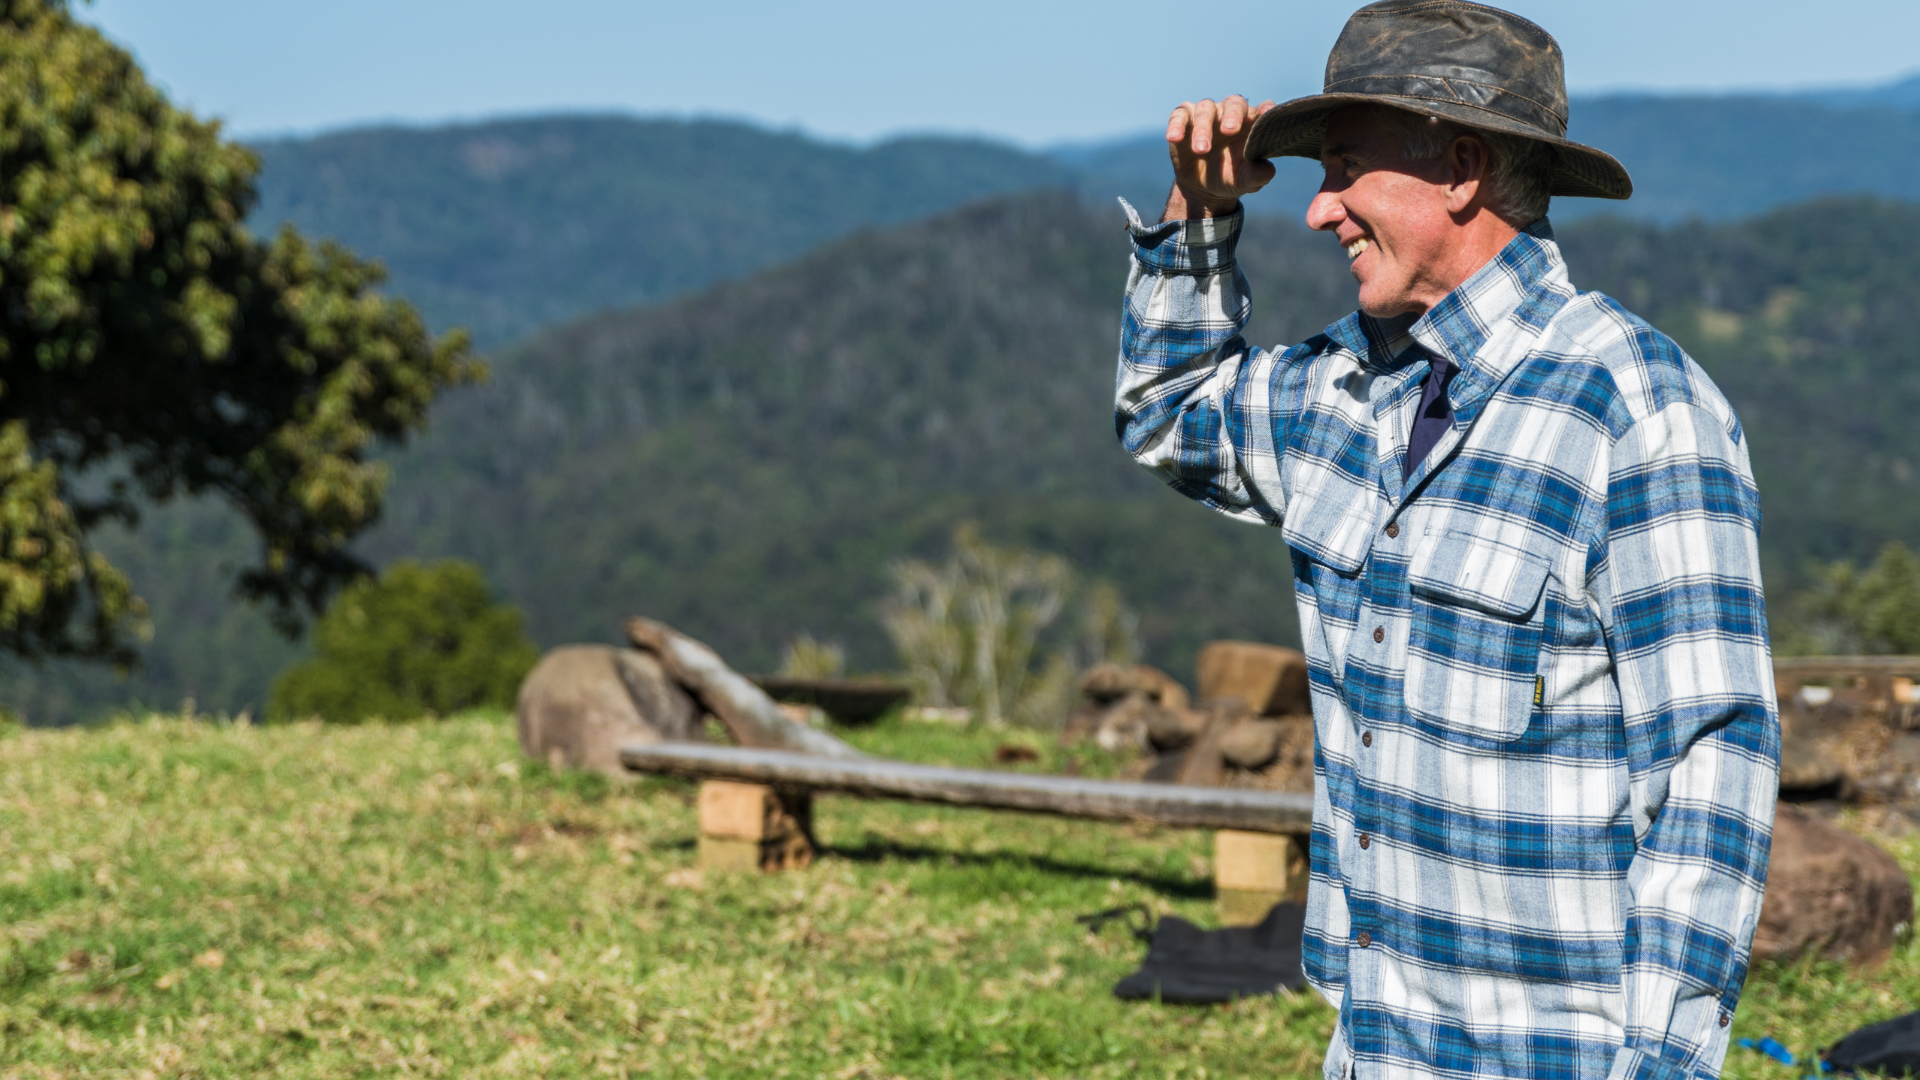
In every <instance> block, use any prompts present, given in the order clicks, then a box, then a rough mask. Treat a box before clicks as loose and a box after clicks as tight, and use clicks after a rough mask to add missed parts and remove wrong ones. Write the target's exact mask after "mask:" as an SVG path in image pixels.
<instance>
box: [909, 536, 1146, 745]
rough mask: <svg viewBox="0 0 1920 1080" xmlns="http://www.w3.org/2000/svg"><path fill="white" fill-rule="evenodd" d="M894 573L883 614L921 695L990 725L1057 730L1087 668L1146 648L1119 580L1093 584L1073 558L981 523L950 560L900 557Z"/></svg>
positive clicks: (959, 540) (957, 539)
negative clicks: (1063, 620) (1002, 536)
mask: <svg viewBox="0 0 1920 1080" xmlns="http://www.w3.org/2000/svg"><path fill="white" fill-rule="evenodd" d="M893 578H894V583H895V590H896V591H895V592H894V595H893V596H892V598H890V599H889V600H888V601H887V602H886V604H885V605H884V606H883V607H882V609H881V618H882V621H883V622H884V623H885V625H886V629H887V635H888V636H889V637H891V638H892V639H893V645H894V649H895V650H896V651H897V652H898V653H899V654H900V660H901V663H902V664H903V665H904V666H905V667H906V673H907V680H908V681H909V682H910V683H912V684H913V687H914V692H915V694H916V696H917V697H918V698H919V700H920V701H921V703H922V704H926V705H937V706H953V705H963V706H966V707H968V708H971V709H972V710H973V713H974V717H975V718H976V719H977V720H979V721H981V722H984V723H987V724H998V723H1001V722H1003V721H1008V720H1011V721H1015V722H1018V723H1023V724H1028V725H1031V726H1035V727H1052V726H1055V725H1056V724H1058V723H1060V722H1061V721H1063V720H1064V719H1065V718H1066V715H1067V710H1068V709H1069V708H1070V707H1071V705H1072V701H1073V679H1074V676H1075V674H1076V673H1077V672H1078V671H1079V670H1080V669H1081V668H1082V667H1085V666H1087V665H1089V664H1095V663H1100V662H1103V661H1114V662H1120V663H1130V662H1132V661H1133V660H1134V659H1135V657H1136V656H1137V654H1138V652H1139V640H1138V637H1139V621H1138V620H1137V619H1136V618H1135V617H1134V616H1133V614H1132V613H1131V612H1129V611H1128V610H1127V609H1126V606H1125V605H1124V604H1123V603H1122V602H1121V600H1120V594H1119V592H1118V591H1117V590H1115V589H1114V588H1113V587H1112V586H1111V585H1106V584H1094V585H1092V586H1090V587H1083V586H1081V585H1080V583H1079V581H1078V575H1076V574H1075V573H1074V570H1073V567H1072V565H1071V564H1069V563H1068V562H1067V561H1066V560H1065V559H1062V558H1060V557H1059V556H1056V555H1045V554H1041V553H1039V552H1033V551H1023V550H1019V549H1015V548H1000V547H994V546H993V545H991V544H988V543H987V542H985V541H984V540H982V539H981V538H980V533H979V530H978V529H977V528H976V527H974V526H973V525H971V524H966V525H962V526H961V527H960V528H959V529H957V530H956V531H955V532H954V539H953V555H952V556H951V557H950V558H948V560H947V561H946V562H945V563H944V564H942V565H939V566H934V565H932V564H929V563H924V562H918V561H911V560H910V561H906V562H901V563H897V564H895V565H894V567H893ZM1069 612H1072V613H1074V614H1075V616H1076V617H1075V618H1074V619H1072V620H1070V621H1069V622H1068V623H1067V624H1066V625H1065V626H1062V625H1060V617H1061V616H1062V615H1064V614H1068V613H1069ZM1050 646H1051V648H1050Z"/></svg>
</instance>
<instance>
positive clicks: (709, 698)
mask: <svg viewBox="0 0 1920 1080" xmlns="http://www.w3.org/2000/svg"><path fill="white" fill-rule="evenodd" d="M627 637H628V638H629V639H631V640H632V641H633V643H634V644H635V645H637V646H639V647H640V648H642V649H645V650H647V651H648V652H650V653H652V654H653V655H654V656H657V657H659V658H660V663H661V665H662V666H664V667H665V668H666V669H667V674H669V675H672V676H673V679H674V681H675V682H677V683H679V684H680V685H681V686H684V687H686V688H687V691H688V692H689V693H691V694H692V695H693V696H694V697H696V698H698V699H699V700H700V703H701V704H702V705H705V706H706V707H707V711H708V712H710V713H712V714H713V715H715V716H717V717H719V718H720V722H721V723H722V724H724V725H726V728H727V733H728V734H730V735H732V736H733V740H734V741H735V742H737V743H739V744H740V745H741V746H750V747H759V748H762V749H768V750H794V751H798V752H800V753H803V754H818V755H820V756H822V757H832V758H864V757H866V755H865V754H862V753H861V752H860V751H858V750H855V749H854V748H853V747H851V746H848V745H847V744H846V743H844V742H841V741H840V740H839V739H836V738H834V737H833V736H831V735H829V734H827V733H826V732H824V731H816V730H814V729H813V728H810V727H807V726H806V725H805V724H796V723H794V722H793V721H791V720H789V719H787V718H786V717H785V716H784V715H782V714H781V712H780V706H779V704H778V703H777V702H775V701H774V700H773V699H772V698H771V697H768V696H767V693H766V691H764V690H762V689H760V688H759V687H757V686H755V685H753V683H752V682H751V681H750V680H748V678H747V677H746V676H745V675H742V674H740V673H739V672H737V671H735V670H733V669H732V668H730V667H728V666H727V662H726V661H724V660H722V659H720V654H718V653H716V652H714V651H713V650H712V649H709V648H707V647H706V646H705V645H702V644H701V643H700V642H698V641H695V640H693V639H692V638H690V637H688V636H686V635H685V634H682V633H680V632H679V631H677V630H675V629H673V628H672V627H670V626H668V625H666V624H665V623H659V622H655V621H653V620H652V619H640V618H634V619H628V620H627Z"/></svg>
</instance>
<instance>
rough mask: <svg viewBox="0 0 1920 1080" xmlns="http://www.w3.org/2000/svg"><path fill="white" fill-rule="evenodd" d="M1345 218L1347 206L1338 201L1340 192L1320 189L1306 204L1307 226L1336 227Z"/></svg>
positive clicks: (1316, 227)
mask: <svg viewBox="0 0 1920 1080" xmlns="http://www.w3.org/2000/svg"><path fill="white" fill-rule="evenodd" d="M1345 220H1347V208H1346V206H1345V205H1343V204H1342V203H1341V202H1340V193H1339V192H1337V191H1328V190H1327V189H1325V188H1321V189H1320V193H1319V194H1318V195H1315V196H1314V197H1313V201H1312V202H1310V203H1308V204H1307V228H1309V229H1323V230H1324V229H1337V228H1339V227H1340V223H1341V222H1343V221H1345Z"/></svg>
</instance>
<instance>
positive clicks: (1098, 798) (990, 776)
mask: <svg viewBox="0 0 1920 1080" xmlns="http://www.w3.org/2000/svg"><path fill="white" fill-rule="evenodd" d="M620 759H621V761H623V762H625V764H626V766H627V768H629V769H632V770H634V771H636V772H645V773H663V774H666V775H670V776H685V777H690V778H692V779H696V780H738V781H744V782H747V783H754V784H766V785H768V786H769V787H773V788H779V789H784V790H790V791H823V792H835V793H839V794H843V795H861V796H866V797H868V798H880V799H905V800H908V801H911V802H930V803H944V804H946V805H949V806H976V807H983V808H990V809H999V810H1025V811H1029V812H1032V813H1040V814H1058V815H1061V816H1064V817H1078V818H1092V819H1096V820H1101V821H1137V822H1151V823H1153V824H1158V825H1170V826H1178V827H1182V828H1197V829H1240V830H1243V831H1247V832H1268V833H1285V834H1289V835H1295V836H1301V835H1305V834H1306V833H1307V832H1308V831H1309V829H1310V828H1311V827H1312V824H1313V796H1311V795H1303V794H1299V793H1296V792H1280V791H1249V790H1245V789H1239V788H1204V787H1187V786H1181V785H1176V784H1140V783H1128V782H1123V781H1117V780H1088V779H1084V778H1081V777H1072V776H1035V775H1033V774H1030V773H1003V772H989V771H987V770H984V769H951V768H945V767H941V766H934V765H909V764H905V763H903V762H898V761H877V760H874V759H872V758H865V759H861V760H845V759H840V760H826V759H822V758H820V757H815V756H812V755H808V754H796V753H791V752H787V751H778V750H743V749H739V748H737V747H727V746H696V745H691V744H668V743H656V744H653V745H649V746H628V747H625V748H623V749H622V750H621V751H620Z"/></svg>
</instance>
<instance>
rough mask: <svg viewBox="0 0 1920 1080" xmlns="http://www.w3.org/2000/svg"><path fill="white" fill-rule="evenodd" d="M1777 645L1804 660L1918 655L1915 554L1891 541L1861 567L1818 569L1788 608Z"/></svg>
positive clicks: (1919, 571)
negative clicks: (1806, 657) (1811, 582)
mask: <svg viewBox="0 0 1920 1080" xmlns="http://www.w3.org/2000/svg"><path fill="white" fill-rule="evenodd" d="M1777 644H1778V646H1779V648H1780V651H1782V652H1789V653H1801V654H1805V655H1842V656H1858V655H1875V654H1891V655H1898V656H1912V655H1916V654H1920V555H1916V554H1915V553H1914V552H1913V551H1911V550H1909V549H1908V548H1907V546H1906V545H1905V544H1901V543H1899V542H1894V543H1890V544H1888V545H1887V546H1886V547H1883V548H1881V549H1880V554H1879V555H1878V556H1876V557H1875V558H1874V560H1873V561H1872V562H1871V563H1868V564H1867V565H1865V566H1861V565H1859V564H1857V563H1855V562H1853V561H1852V560H1850V559H1842V560H1840V561H1839V562H1835V563H1830V564H1828V565H1826V566H1823V567H1821V568H1819V570H1818V571H1816V573H1815V574H1814V584H1813V586H1812V587H1811V588H1809V589H1807V590H1805V591H1804V592H1802V593H1801V594H1800V595H1799V596H1797V597H1795V598H1794V600H1793V602H1792V603H1791V604H1790V605H1789V606H1788V608H1787V613H1786V618H1785V619H1784V620H1782V622H1781V632H1780V633H1779V634H1778V635H1777Z"/></svg>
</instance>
